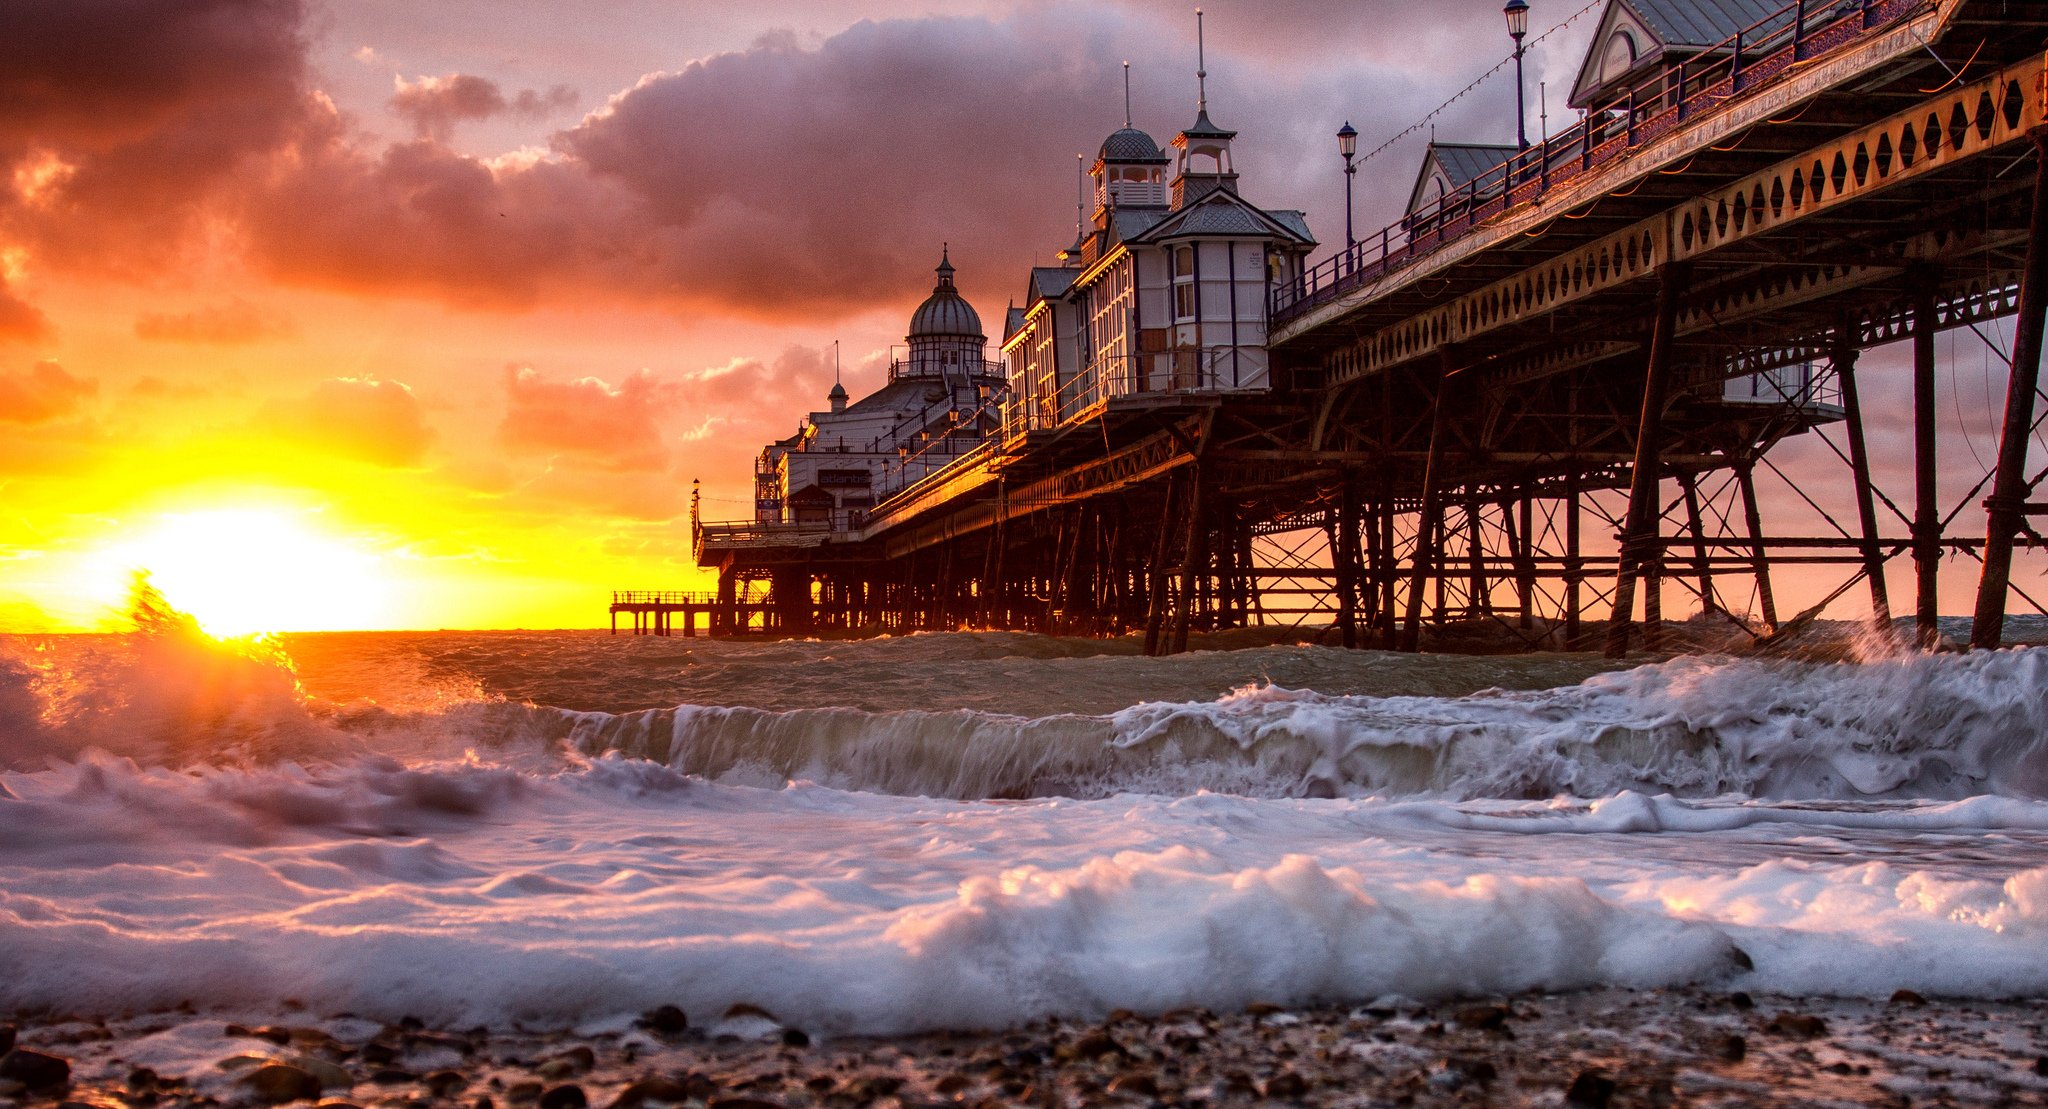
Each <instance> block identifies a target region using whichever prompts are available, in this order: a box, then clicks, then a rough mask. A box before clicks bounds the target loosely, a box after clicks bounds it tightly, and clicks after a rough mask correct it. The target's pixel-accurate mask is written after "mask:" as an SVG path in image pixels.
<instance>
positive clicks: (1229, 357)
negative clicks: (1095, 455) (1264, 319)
mask: <svg viewBox="0 0 2048 1109" xmlns="http://www.w3.org/2000/svg"><path fill="white" fill-rule="evenodd" d="M1267 374H1268V363H1267V356H1266V351H1265V348H1264V347H1201V348H1198V349H1194V350H1163V351H1155V352H1151V353H1147V354H1123V355H1111V356H1108V357H1105V358H1098V359H1096V360H1095V361H1094V362H1091V363H1089V364H1088V365H1086V366H1083V367H1082V368H1081V371H1080V372H1079V373H1076V374H1075V375H1074V376H1072V377H1070V378H1068V379H1067V380H1066V381H1065V382H1063V383H1062V384H1061V385H1060V387H1059V389H1058V390H1056V391H1054V392H1052V393H1048V394H1042V395H1038V396H1029V397H1013V398H1011V399H1010V400H1009V402H1008V403H1007V404H1006V405H1005V406H1004V409H1003V439H1004V440H1005V441H1008V440H1011V439H1015V438H1016V437H1017V436H1020V435H1023V434H1025V433H1027V432H1033V431H1051V430H1053V429H1055V428H1059V427H1064V426H1065V425H1067V424H1070V423H1076V422H1079V421H1081V420H1085V419H1087V418H1088V417H1090V416H1093V415H1094V414H1096V413H1097V412H1098V411H1100V410H1101V409H1102V407H1103V406H1104V405H1106V404H1107V403H1108V402H1109V401H1111V400H1113V399H1116V398H1119V397H1137V396H1147V395H1151V396H1170V395H1173V394H1191V393H1216V392H1230V391H1236V390H1247V389H1264V388H1266V387H1267V382H1268V381H1269V380H1270V378H1269V377H1268V376H1267Z"/></svg>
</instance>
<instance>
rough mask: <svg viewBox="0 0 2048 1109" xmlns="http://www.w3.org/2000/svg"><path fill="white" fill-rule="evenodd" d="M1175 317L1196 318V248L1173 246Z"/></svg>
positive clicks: (1182, 318) (1177, 318) (1181, 318)
mask: <svg viewBox="0 0 2048 1109" xmlns="http://www.w3.org/2000/svg"><path fill="white" fill-rule="evenodd" d="M1173 318H1174V319H1175V320H1191V319H1194V318H1195V248H1194V247H1191V246H1177V247H1174V248H1173Z"/></svg>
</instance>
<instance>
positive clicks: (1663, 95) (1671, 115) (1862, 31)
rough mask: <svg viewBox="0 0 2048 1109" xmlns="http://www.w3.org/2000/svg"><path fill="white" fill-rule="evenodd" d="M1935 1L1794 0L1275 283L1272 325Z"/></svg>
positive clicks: (1379, 275)
mask: <svg viewBox="0 0 2048 1109" xmlns="http://www.w3.org/2000/svg"><path fill="white" fill-rule="evenodd" d="M1932 2H1933V0H1794V2H1793V3H1788V4H1786V5H1785V6H1784V7H1782V8H1780V9H1778V10H1777V11H1775V12H1772V13H1771V14H1769V15H1766V16H1764V17H1763V18H1762V19H1759V20H1757V21H1756V22H1755V23H1752V24H1750V25H1749V26H1747V27H1745V28H1743V29H1741V30H1739V31H1737V32H1735V34H1733V35H1731V36H1729V37H1728V38H1726V39H1723V40H1722V41H1721V42H1719V43H1717V44H1715V45H1714V46H1711V47H1708V48H1707V49H1706V50H1704V51H1701V52H1700V53H1699V54H1697V55H1695V56H1693V57H1690V58H1687V59H1685V60H1684V61H1682V62H1680V63H1679V64H1678V65H1676V66H1672V67H1668V68H1664V69H1659V70H1657V71H1655V72H1652V73H1650V74H1647V75H1646V76H1645V77H1644V78H1643V79H1641V80H1639V81H1637V82H1635V83H1633V84H1631V85H1630V86H1629V87H1628V88H1627V90H1625V91H1624V92H1622V93H1619V94H1617V95H1616V96H1615V97H1614V98H1613V99H1611V100H1609V101H1607V102H1606V103H1604V104H1602V105H1600V106H1599V107H1596V108H1593V109H1590V110H1589V111H1587V112H1586V113H1585V116H1584V118H1583V119H1581V121H1580V122H1579V123H1578V124H1576V125H1574V126H1573V127H1571V128H1569V129H1567V130H1565V131H1563V132H1562V133H1560V134H1557V135H1552V136H1546V137H1545V138H1544V140H1543V141H1542V142H1540V143H1537V144H1535V145H1532V146H1530V147H1529V149H1527V150H1522V151H1518V152H1516V153H1515V154H1513V155H1511V156H1509V157H1508V158H1507V159H1506V160H1505V161H1503V162H1501V163H1500V164H1499V165H1497V166H1495V167H1493V168H1492V169H1490V170H1487V171H1486V172H1484V173H1481V174H1479V175H1478V176H1476V177H1474V178H1473V179H1472V180H1471V181H1469V182H1466V183H1465V184H1464V185H1462V186H1460V187H1459V188H1458V189H1456V190H1455V191H1452V192H1450V193H1447V194H1445V195H1444V196H1442V197H1440V198H1438V199H1437V200H1436V201H1435V202H1434V203H1432V204H1430V205H1429V206H1428V207H1426V208H1423V209H1420V210H1418V211H1415V212H1412V213H1410V214H1408V215H1406V216H1403V217H1402V218H1401V219H1399V220H1396V221H1395V222H1393V223H1391V224H1388V225H1387V226H1385V227H1383V228H1381V229H1380V232H1379V233H1378V234H1377V235H1372V234H1368V235H1367V236H1366V237H1365V238H1363V239H1361V240H1359V241H1358V242H1356V243H1353V244H1351V245H1349V246H1348V247H1346V248H1345V249H1343V250H1340V251H1339V252H1337V253H1336V254H1333V255H1331V256H1330V257H1328V258H1325V259H1323V260H1322V261H1321V262H1318V263H1316V264H1315V265H1314V266H1311V267H1309V268H1308V269H1307V270H1305V271H1303V273H1302V275H1301V277H1300V278H1298V279H1297V280H1295V281H1294V282H1291V283H1288V284H1283V285H1280V286H1278V287H1276V288H1275V289H1274V290H1273V295H1272V317H1273V320H1274V322H1275V323H1276V324H1279V323H1282V322H1285V320H1287V319H1291V318H1293V317H1294V316H1298V315H1300V314H1301V313H1303V312H1306V311H1308V310H1309V309H1311V308H1314V307H1316V306H1317V305H1320V304H1324V303H1326V302H1328V301H1330V300H1333V299H1335V298H1337V297H1339V296H1342V295H1343V294H1345V293H1347V292H1350V291H1351V290H1353V289H1356V288H1359V287H1360V286H1363V285H1365V284H1368V283H1370V282H1373V281H1377V280H1379V279H1380V278H1382V277H1384V276H1386V275H1387V274H1389V273H1391V272H1393V271H1395V270H1398V269H1400V268H1401V267H1403V266H1405V265H1407V264H1409V263H1410V262H1413V261H1415V260H1416V259H1419V258H1422V257H1424V256H1426V255H1428V254H1430V253H1432V252H1433V251H1435V250H1436V248H1438V247H1440V246H1443V245H1444V244H1445V243H1448V242H1451V241H1453V240H1455V239H1457V238H1459V237H1461V236H1463V235H1464V234H1465V233H1467V232H1469V231H1470V230H1472V228H1474V227H1476V226H1478V225H1480V224H1481V223H1484V222H1486V221H1487V220H1490V219H1492V218H1493V217H1495V216H1498V215H1500V214H1501V213H1503V212H1506V211H1508V210H1510V209H1512V208H1515V207H1518V206H1520V205H1522V204H1525V203H1528V202H1529V201H1531V200H1534V199H1536V198H1537V197H1540V196H1542V195H1543V194H1544V193H1546V192H1548V191H1549V189H1550V188H1551V186H1553V185H1556V184H1559V183H1562V182H1565V181H1570V180H1573V179H1575V178H1578V177H1580V176H1582V175H1584V174H1587V173H1590V172H1592V171H1593V170H1595V169H1598V168H1600V167H1603V166H1606V165H1608V164H1609V163H1611V162H1614V161H1615V160H1617V159H1619V158H1622V157H1624V156H1625V155H1626V154H1627V153H1628V152H1629V151H1630V150H1632V149H1634V148H1635V147H1637V146H1640V145H1642V144H1644V143H1646V142H1649V141H1651V140H1653V139H1656V138H1659V137H1661V136H1663V135H1664V134H1666V133H1667V132H1670V131H1672V130H1674V129H1675V128H1677V127H1678V126H1679V125H1680V124H1681V123H1684V122H1685V121H1687V120H1690V119H1692V118H1694V117H1696V116H1698V115H1699V114H1700V113H1701V112H1705V111H1709V110H1711V109H1713V108H1715V107H1716V106H1718V105H1720V104H1721V103H1723V102H1725V101H1727V100H1730V99H1733V98H1734V97H1736V96H1738V95H1741V94H1744V93H1748V92H1750V91H1753V90H1755V89H1757V88H1761V87H1763V86H1764V85H1766V84H1768V83H1770V82H1772V81H1773V80H1776V79H1777V78H1779V77H1782V76H1783V75H1785V74H1786V73H1787V72H1789V71H1790V70H1791V69H1792V68H1793V67H1794V66H1795V65H1796V64H1797V63H1799V62H1803V61H1806V60H1807V59H1809V58H1814V57H1817V56H1819V55H1821V54H1824V53H1827V52H1829V51H1831V50H1834V49H1836V48H1838V47H1840V46H1843V45H1846V44H1848V43H1851V42H1855V41H1857V40H1859V39H1861V38H1864V37H1865V36H1867V35H1868V34H1869V33H1870V32H1872V31H1875V30H1878V29H1880V28H1882V27H1885V26H1888V25H1889V24H1892V23H1894V22H1897V21H1898V20H1900V19H1902V18H1904V17H1906V16H1908V15H1910V14H1912V13H1914V12H1917V11H1919V10H1921V9H1924V8H1925V7H1927V6H1928V5H1929V4H1930V3H1932Z"/></svg>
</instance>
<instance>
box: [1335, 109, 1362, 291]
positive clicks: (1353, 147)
mask: <svg viewBox="0 0 2048 1109" xmlns="http://www.w3.org/2000/svg"><path fill="white" fill-rule="evenodd" d="M1337 153H1339V154H1342V155H1344V257H1345V259H1346V260H1347V261H1349V260H1350V258H1351V256H1352V254H1353V253H1355V252H1356V248H1357V246H1358V240H1357V238H1355V237H1354V236H1353V235H1352V234H1351V182H1352V180H1353V179H1354V178H1356V177H1357V176H1358V167H1357V166H1355V165H1353V164H1351V156H1352V155H1354V154H1357V153H1358V132H1357V131H1355V130H1352V127H1351V121H1350V120H1348V119H1347V120H1345V121H1344V126H1343V127H1340V128H1338V129H1337Z"/></svg>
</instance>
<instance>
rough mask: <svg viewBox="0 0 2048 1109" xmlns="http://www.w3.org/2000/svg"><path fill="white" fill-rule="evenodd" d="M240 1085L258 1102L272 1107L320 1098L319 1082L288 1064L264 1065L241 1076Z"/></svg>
mask: <svg viewBox="0 0 2048 1109" xmlns="http://www.w3.org/2000/svg"><path fill="white" fill-rule="evenodd" d="M241 1084H242V1085H243V1086H245V1087H247V1088H248V1090H249V1092H250V1093H252V1094H255V1095H256V1097H257V1099H258V1100H261V1101H265V1102H268V1103H270V1104H272V1105H282V1104H284V1103H285V1102H287V1101H313V1100H315V1099H317V1098H318V1097H319V1096H320V1080H319V1079H317V1078H315V1077H313V1076H312V1075H311V1074H308V1073H306V1072H305V1071H303V1070H301V1069H299V1068H298V1067H295V1066H292V1065H291V1064H289V1063H266V1064H264V1065H263V1066H260V1067H257V1068H256V1069H255V1070H253V1071H250V1072H249V1073H248V1074H246V1075H243V1076H242V1079H241Z"/></svg>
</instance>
